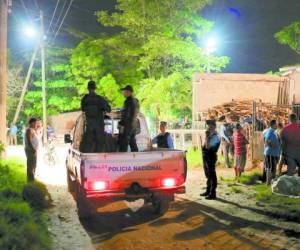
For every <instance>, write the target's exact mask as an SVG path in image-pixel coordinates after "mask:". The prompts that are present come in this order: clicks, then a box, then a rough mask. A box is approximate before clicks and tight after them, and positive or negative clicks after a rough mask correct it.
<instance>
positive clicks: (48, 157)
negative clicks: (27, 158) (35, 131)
mask: <svg viewBox="0 0 300 250" xmlns="http://www.w3.org/2000/svg"><path fill="white" fill-rule="evenodd" d="M43 160H44V163H45V164H46V165H48V166H55V165H56V164H57V163H58V156H57V154H56V152H55V145H54V139H49V143H48V145H47V146H46V151H45V153H44V157H43Z"/></svg>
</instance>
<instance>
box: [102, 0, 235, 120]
mask: <svg viewBox="0 0 300 250" xmlns="http://www.w3.org/2000/svg"><path fill="white" fill-rule="evenodd" d="M210 2H211V1H210V0H202V1H199V0H180V1H178V0H170V1H164V0H156V1H146V0H134V1H132V0H131V1H129V0H118V2H117V5H116V11H115V12H113V13H108V12H105V11H99V12H97V16H98V20H99V21H100V22H101V24H103V25H104V26H108V27H120V28H121V29H120V30H121V31H120V33H119V36H120V37H126V39H127V41H128V43H129V45H131V44H132V46H131V47H132V48H136V49H135V50H128V51H127V53H126V54H125V56H126V57H127V56H134V57H135V58H138V63H137V69H138V70H140V71H142V72H143V79H142V80H141V81H140V89H139V91H138V97H139V98H140V99H141V103H142V107H143V108H144V110H145V111H146V112H148V113H149V114H152V115H155V116H158V117H159V118H164V119H165V118H169V117H174V115H175V114H180V111H182V110H186V109H189V110H190V109H191V85H192V84H191V80H192V76H193V74H194V73H195V72H196V71H200V72H204V71H206V70H207V68H210V69H211V70H212V71H220V70H221V69H222V68H223V67H224V66H225V65H226V64H227V63H228V62H229V59H228V58H227V57H216V56H209V55H207V54H206V53H205V52H204V50H203V49H202V48H199V45H198V42H199V40H200V39H201V38H203V36H204V35H205V34H207V33H208V32H209V31H210V29H211V28H212V27H213V23H212V22H210V21H207V20H205V19H203V18H202V17H201V16H200V15H199V12H200V11H201V9H202V8H203V7H204V6H205V5H206V4H209V3H210ZM123 67H125V68H126V67H127V64H124V65H123Z"/></svg>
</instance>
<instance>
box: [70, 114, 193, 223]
mask: <svg viewBox="0 0 300 250" xmlns="http://www.w3.org/2000/svg"><path fill="white" fill-rule="evenodd" d="M119 120H120V113H119V112H112V113H110V114H108V115H107V118H106V120H105V130H106V132H107V141H108V142H109V143H110V144H111V143H115V144H116V143H117V136H118V122H119ZM138 120H139V123H140V133H139V134H138V135H137V136H136V139H137V144H138V147H139V150H140V151H139V152H126V153H120V152H107V153H82V152H80V151H79V147H80V142H81V138H82V135H83V131H84V128H85V118H84V114H82V115H81V116H80V117H79V118H78V119H77V122H76V125H75V128H74V130H73V132H72V134H71V135H65V142H66V143H71V146H70V149H69V153H68V156H67V160H66V168H67V180H68V188H69V191H70V192H74V194H75V195H74V196H75V199H76V202H77V207H78V214H79V217H89V216H91V215H93V214H94V213H96V210H97V208H98V207H100V206H104V205H107V204H108V203H111V202H114V201H118V200H127V201H135V200H137V199H144V200H145V203H149V202H150V203H152V205H153V208H154V212H155V213H159V214H163V213H164V212H166V211H167V209H168V207H169V203H170V201H173V200H174V194H182V193H185V186H184V183H185V180H186V174H187V163H186V155H185V152H184V151H180V150H168V149H154V148H152V146H151V143H150V134H149V130H148V127H147V123H146V119H145V117H144V115H143V114H141V113H140V114H139V115H138ZM71 137H72V138H71ZM112 148H114V147H112Z"/></svg>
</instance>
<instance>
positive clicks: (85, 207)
mask: <svg viewBox="0 0 300 250" xmlns="http://www.w3.org/2000/svg"><path fill="white" fill-rule="evenodd" d="M76 204H77V213H78V217H79V218H80V219H88V218H91V217H92V216H93V210H92V208H91V206H90V205H89V204H88V201H87V200H86V198H85V196H84V193H83V191H82V188H81V186H80V185H79V184H78V183H77V185H76Z"/></svg>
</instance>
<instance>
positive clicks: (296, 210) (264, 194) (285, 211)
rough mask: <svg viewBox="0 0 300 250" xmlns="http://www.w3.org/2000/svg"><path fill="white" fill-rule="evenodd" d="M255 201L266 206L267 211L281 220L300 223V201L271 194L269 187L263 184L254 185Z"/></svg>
mask: <svg viewBox="0 0 300 250" xmlns="http://www.w3.org/2000/svg"><path fill="white" fill-rule="evenodd" d="M253 189H254V190H255V191H256V192H257V195H256V199H257V200H258V201H259V202H260V203H262V204H264V205H265V206H267V207H268V208H269V210H270V211H271V212H272V213H274V214H277V215H278V216H280V217H282V218H290V219H295V220H297V221H300V200H299V199H298V198H290V197H287V196H281V195H277V194H273V193H272V190H271V187H270V186H267V185H265V184H260V185H255V186H253Z"/></svg>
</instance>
